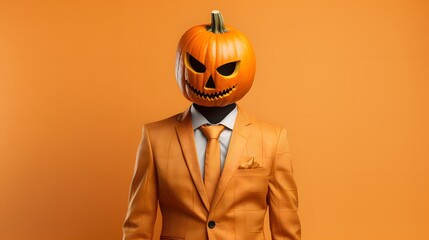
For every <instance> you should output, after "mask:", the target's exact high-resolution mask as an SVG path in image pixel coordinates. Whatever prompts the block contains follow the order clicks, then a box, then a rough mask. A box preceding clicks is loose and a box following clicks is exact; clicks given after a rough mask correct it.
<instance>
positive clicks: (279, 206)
mask: <svg viewBox="0 0 429 240" xmlns="http://www.w3.org/2000/svg"><path fill="white" fill-rule="evenodd" d="M272 167H273V169H272V172H271V176H270V181H269V193H268V204H269V216H270V229H271V235H272V239H282V240H298V239H301V224H300V221H299V217H298V193H297V187H296V184H295V180H294V179H293V176H292V171H293V170H292V162H291V160H290V153H289V144H288V141H287V137H286V130H285V129H282V130H281V131H280V136H279V139H278V143H277V151H276V155H275V159H274V163H273V165H272Z"/></svg>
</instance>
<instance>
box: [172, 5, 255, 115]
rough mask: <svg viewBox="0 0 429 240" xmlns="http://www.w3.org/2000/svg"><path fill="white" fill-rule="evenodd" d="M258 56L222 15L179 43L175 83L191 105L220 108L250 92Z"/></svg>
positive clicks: (216, 13) (192, 31)
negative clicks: (225, 21)
mask: <svg viewBox="0 0 429 240" xmlns="http://www.w3.org/2000/svg"><path fill="white" fill-rule="evenodd" d="M254 76H255V56H254V53H253V50H252V47H251V45H250V43H249V41H248V40H247V39H246V38H245V37H244V36H243V34H241V33H240V32H238V31H236V30H234V29H233V28H231V27H229V26H228V27H226V28H225V26H224V23H223V18H222V15H221V13H220V12H219V11H216V10H215V11H213V12H212V23H211V25H210V26H208V25H199V26H195V27H193V28H191V29H189V30H188V31H187V32H186V33H185V34H183V36H182V38H181V39H180V42H179V46H178V49H177V58H176V80H177V83H178V84H179V87H180V90H181V91H182V93H183V95H184V96H185V97H186V98H187V99H188V100H190V101H192V102H194V103H196V104H198V105H202V106H206V107H214V106H217V107H220V106H226V105H228V104H231V103H234V102H236V101H238V100H240V99H241V98H242V97H243V96H244V95H245V94H246V93H247V92H248V91H249V90H250V88H251V86H252V83H253V78H254Z"/></svg>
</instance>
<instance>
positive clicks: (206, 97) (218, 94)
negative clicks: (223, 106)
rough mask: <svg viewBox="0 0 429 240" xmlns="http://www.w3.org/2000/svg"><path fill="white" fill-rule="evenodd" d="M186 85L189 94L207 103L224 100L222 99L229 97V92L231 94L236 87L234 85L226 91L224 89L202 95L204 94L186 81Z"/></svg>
mask: <svg viewBox="0 0 429 240" xmlns="http://www.w3.org/2000/svg"><path fill="white" fill-rule="evenodd" d="M186 85H188V87H189V89H191V92H192V93H194V94H195V95H196V96H197V97H199V98H202V99H204V100H209V101H214V100H218V99H220V98H224V97H226V96H228V95H230V94H231V92H233V91H234V90H235V89H236V86H237V85H234V86H232V87H230V88H228V89H225V90H223V91H220V92H215V93H204V92H201V91H200V90H198V89H195V88H194V87H192V86H191V84H190V83H189V82H188V81H186Z"/></svg>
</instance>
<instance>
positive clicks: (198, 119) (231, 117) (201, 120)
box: [191, 105, 238, 130]
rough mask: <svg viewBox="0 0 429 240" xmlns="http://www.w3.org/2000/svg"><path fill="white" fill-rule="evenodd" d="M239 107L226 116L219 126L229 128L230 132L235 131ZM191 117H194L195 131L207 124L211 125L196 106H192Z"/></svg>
mask: <svg viewBox="0 0 429 240" xmlns="http://www.w3.org/2000/svg"><path fill="white" fill-rule="evenodd" d="M237 113H238V110H237V106H235V108H234V109H233V110H232V111H231V112H230V113H228V115H226V117H225V118H224V119H222V121H220V122H219V123H218V124H217V125H224V126H225V127H227V128H229V129H230V130H233V129H234V124H235V119H236V118H237ZM191 116H192V128H193V129H194V130H195V129H197V128H199V127H200V126H202V125H205V124H211V123H210V122H209V121H208V120H207V119H206V118H205V117H204V116H203V115H202V114H201V113H200V112H198V110H197V109H196V108H195V107H194V105H191Z"/></svg>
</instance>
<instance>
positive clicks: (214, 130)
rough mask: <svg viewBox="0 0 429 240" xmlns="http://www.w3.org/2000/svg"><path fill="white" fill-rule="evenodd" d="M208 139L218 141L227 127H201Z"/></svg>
mask: <svg viewBox="0 0 429 240" xmlns="http://www.w3.org/2000/svg"><path fill="white" fill-rule="evenodd" d="M200 128H201V131H202V132H203V134H204V136H206V138H207V139H218V138H219V136H220V134H221V133H222V131H223V129H224V128H225V126H223V125H203V126H201V127H200Z"/></svg>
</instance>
